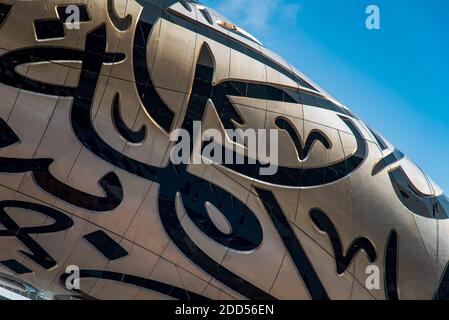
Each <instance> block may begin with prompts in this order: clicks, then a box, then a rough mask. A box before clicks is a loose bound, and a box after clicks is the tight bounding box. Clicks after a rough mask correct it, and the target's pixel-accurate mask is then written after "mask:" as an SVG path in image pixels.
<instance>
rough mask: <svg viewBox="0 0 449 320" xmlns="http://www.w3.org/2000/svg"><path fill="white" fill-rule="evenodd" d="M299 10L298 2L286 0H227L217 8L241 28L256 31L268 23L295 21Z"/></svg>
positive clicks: (262, 29) (263, 28) (264, 27)
mask: <svg viewBox="0 0 449 320" xmlns="http://www.w3.org/2000/svg"><path fill="white" fill-rule="evenodd" d="M300 10H301V6H300V5H299V4H295V3H289V2H287V1H286V0H227V1H223V2H222V3H221V5H220V6H219V8H218V11H220V12H221V13H223V14H224V15H225V16H227V17H229V18H230V19H231V20H233V21H235V22H236V23H238V24H239V25H241V26H242V27H243V28H246V29H248V30H253V31H257V32H263V31H265V30H267V29H268V28H269V26H270V23H279V22H287V23H289V24H293V23H295V22H296V19H297V16H298V14H299V11H300ZM274 20H276V21H274Z"/></svg>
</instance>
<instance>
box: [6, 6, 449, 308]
mask: <svg viewBox="0 0 449 320" xmlns="http://www.w3.org/2000/svg"><path fill="white" fill-rule="evenodd" d="M70 5H76V6H77V8H78V9H79V10H80V24H79V28H72V27H73V26H72V25H70V22H69V20H68V19H69V17H68V16H69V15H70V13H69V12H70V10H68V7H69V6H70ZM193 121H201V123H202V129H203V130H206V129H209V128H215V129H217V130H218V131H219V132H221V133H222V134H224V135H225V134H226V130H227V129H242V130H246V129H276V130H279V150H278V152H279V161H278V162H279V163H278V164H277V165H278V171H277V172H276V173H275V174H273V175H268V176H265V175H261V174H260V170H259V169H260V168H262V167H263V164H262V163H261V162H259V161H256V162H255V163H254V164H245V165H238V164H237V165H235V164H223V165H222V164H219V163H213V162H211V161H205V162H204V163H202V164H189V165H176V164H173V163H172V161H171V159H170V150H171V148H172V147H173V142H171V141H170V133H172V132H173V131H175V130H176V129H180V128H182V129H185V130H187V131H188V132H189V133H192V130H193V127H192V123H193ZM238 150H240V152H242V153H243V154H245V146H243V145H239V146H238V148H237V151H236V152H239V151H238ZM261 156H262V155H261V154H258V157H257V158H258V160H259V158H260V157H261ZM448 218H449V201H448V200H447V198H446V197H445V196H444V194H443V191H442V190H441V189H440V188H439V187H438V186H437V185H436V184H435V182H433V181H432V180H431V179H430V178H429V177H427V176H426V175H425V174H424V173H423V172H422V171H421V170H420V169H419V168H418V167H417V166H416V165H414V164H413V163H412V162H411V161H410V160H409V159H408V158H406V157H405V156H404V155H403V154H402V153H401V152H400V151H399V150H397V149H396V148H395V147H394V146H392V145H391V144H390V143H389V142H388V141H386V140H385V139H384V138H383V137H382V136H380V135H379V134H378V133H377V132H375V131H374V130H372V129H371V128H369V127H368V126H367V125H366V124H365V123H364V122H363V121H362V120H360V119H359V118H357V117H356V116H355V115H353V114H352V113H351V111H350V110H349V109H347V108H346V107H345V106H343V105H341V104H340V103H339V102H337V101H336V100H335V99H334V98H332V97H331V96H329V95H328V94H327V93H326V92H325V91H324V90H322V89H321V88H319V87H318V86H317V85H316V84H314V83H313V82H312V81H311V80H310V79H308V78H306V77H305V76H304V75H303V74H301V73H300V72H299V71H297V70H296V69H295V68H293V67H292V66H291V65H289V64H288V63H287V62H285V61H284V60H283V59H282V58H280V57H278V56H277V55H276V54H274V53H272V52H270V51H269V50H268V49H266V48H265V47H264V46H263V45H262V44H261V43H260V42H259V41H258V40H257V39H255V38H254V37H253V36H252V35H250V34H248V33H247V32H245V31H244V30H243V29H241V28H239V27H238V26H237V25H234V24H233V23H231V22H230V21H228V20H227V19H226V18H225V17H223V16H221V15H220V14H219V13H217V12H215V11H214V10H213V9H211V8H207V7H204V6H202V5H201V4H199V3H196V2H189V1H167V0H122V1H118V0H116V1H114V0H77V1H76V2H73V1H70V0H46V1H18V0H17V1H16V0H0V283H3V284H10V285H11V284H12V283H15V284H16V286H19V287H20V290H24V291H28V292H32V293H33V294H35V295H36V294H38V295H39V296H44V297H45V298H56V299H67V298H78V299H88V298H92V297H93V298H98V299H186V300H200V299H247V298H248V299H262V300H264V299H317V300H318V299H323V300H324V299H354V300H358V299H392V300H394V299H425V300H428V299H447V298H449V292H448V290H449V282H448V281H449V272H448V273H446V266H447V264H448V262H449V240H448V239H449V237H448V236H447V235H448V234H449V219H448ZM446 231H448V232H446ZM77 268H78V270H79V278H80V287H79V288H77V287H76V286H74V284H76V282H73V277H72V276H73V275H76V274H74V273H72V272H71V270H77ZM373 270H374V271H373ZM376 271H378V273H376ZM373 272H374V273H373ZM376 276H377V280H376ZM376 281H377V283H378V285H379V286H378V287H376V286H374V287H372V286H370V284H372V283H374V284H375V283H376Z"/></svg>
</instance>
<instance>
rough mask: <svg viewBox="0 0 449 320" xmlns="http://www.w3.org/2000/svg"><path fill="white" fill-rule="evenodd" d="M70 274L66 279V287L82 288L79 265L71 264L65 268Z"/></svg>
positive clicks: (68, 288) (72, 288) (70, 288)
mask: <svg viewBox="0 0 449 320" xmlns="http://www.w3.org/2000/svg"><path fill="white" fill-rule="evenodd" d="M65 273H66V274H67V275H68V276H67V279H66V280H65V287H66V288H67V290H80V288H81V284H80V268H79V267H78V266H74V265H70V266H67V268H66V269H65Z"/></svg>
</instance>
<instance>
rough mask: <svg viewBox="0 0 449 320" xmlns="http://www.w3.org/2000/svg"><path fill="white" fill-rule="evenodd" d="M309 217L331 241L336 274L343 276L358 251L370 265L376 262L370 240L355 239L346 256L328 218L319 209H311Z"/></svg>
mask: <svg viewBox="0 0 449 320" xmlns="http://www.w3.org/2000/svg"><path fill="white" fill-rule="evenodd" d="M310 217H311V218H312V221H313V222H314V223H315V225H316V226H317V227H318V229H320V230H321V231H323V232H325V233H326V234H327V235H328V236H329V239H330V241H331V244H332V248H333V249H334V254H335V262H336V264H337V273H338V274H343V273H344V272H345V271H346V270H347V269H348V267H349V265H350V264H351V262H352V260H354V257H355V256H356V255H357V254H358V253H359V251H361V250H363V251H365V253H366V254H367V256H368V259H369V261H370V262H371V263H373V262H374V261H376V259H377V253H376V249H375V248H374V245H373V244H372V242H371V241H370V240H368V239H367V238H364V237H359V238H357V239H355V240H354V241H353V242H352V243H351V244H350V246H349V248H348V250H347V252H346V255H345V254H344V251H343V245H342V243H341V239H340V236H339V234H338V232H337V229H336V228H335V226H334V224H333V223H332V221H331V220H330V219H329V217H328V216H327V215H326V214H325V213H324V212H323V211H321V210H319V209H313V210H311V211H310Z"/></svg>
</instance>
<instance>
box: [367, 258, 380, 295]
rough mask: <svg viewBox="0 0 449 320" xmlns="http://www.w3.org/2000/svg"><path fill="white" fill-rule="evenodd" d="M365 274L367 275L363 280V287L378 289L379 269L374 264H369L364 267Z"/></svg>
mask: <svg viewBox="0 0 449 320" xmlns="http://www.w3.org/2000/svg"><path fill="white" fill-rule="evenodd" d="M365 274H366V275H368V277H367V278H366V280H365V287H366V289H368V290H379V289H380V269H379V267H378V266H376V265H375V264H371V265H369V266H368V267H366V270H365Z"/></svg>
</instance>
